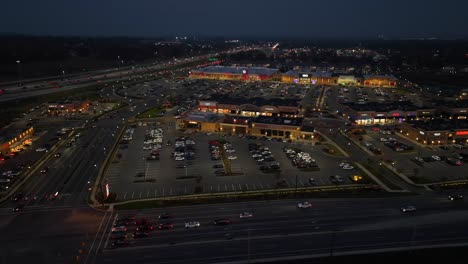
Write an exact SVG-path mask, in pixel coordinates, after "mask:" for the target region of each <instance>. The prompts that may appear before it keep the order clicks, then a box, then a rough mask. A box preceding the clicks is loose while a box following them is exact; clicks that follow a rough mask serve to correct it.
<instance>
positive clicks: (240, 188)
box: [239, 183, 242, 191]
mask: <svg viewBox="0 0 468 264" xmlns="http://www.w3.org/2000/svg"><path fill="white" fill-rule="evenodd" d="M239 191H242V186H241V185H240V183H239Z"/></svg>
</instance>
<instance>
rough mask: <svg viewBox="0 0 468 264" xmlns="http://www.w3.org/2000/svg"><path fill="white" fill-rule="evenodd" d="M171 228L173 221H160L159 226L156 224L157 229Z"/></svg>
mask: <svg viewBox="0 0 468 264" xmlns="http://www.w3.org/2000/svg"><path fill="white" fill-rule="evenodd" d="M173 228H174V224H173V223H162V224H159V226H158V229H160V230H164V229H173Z"/></svg>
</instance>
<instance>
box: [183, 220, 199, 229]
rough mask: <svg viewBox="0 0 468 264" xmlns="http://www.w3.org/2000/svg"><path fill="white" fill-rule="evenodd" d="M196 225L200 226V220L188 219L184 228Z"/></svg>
mask: <svg viewBox="0 0 468 264" xmlns="http://www.w3.org/2000/svg"><path fill="white" fill-rule="evenodd" d="M196 227H200V222H198V221H190V222H187V223H185V228H196Z"/></svg>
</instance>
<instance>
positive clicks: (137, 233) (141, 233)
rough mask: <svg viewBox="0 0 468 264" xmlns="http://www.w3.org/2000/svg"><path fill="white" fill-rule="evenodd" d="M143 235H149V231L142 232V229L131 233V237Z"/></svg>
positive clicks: (141, 236)
mask: <svg viewBox="0 0 468 264" xmlns="http://www.w3.org/2000/svg"><path fill="white" fill-rule="evenodd" d="M143 237H149V233H148V232H144V231H138V230H137V231H135V233H133V238H143Z"/></svg>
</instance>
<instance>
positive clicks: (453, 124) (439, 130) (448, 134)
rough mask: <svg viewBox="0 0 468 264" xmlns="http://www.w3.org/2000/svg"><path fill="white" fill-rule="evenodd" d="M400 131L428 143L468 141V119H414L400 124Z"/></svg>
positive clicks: (420, 141) (422, 142) (413, 138)
mask: <svg viewBox="0 0 468 264" xmlns="http://www.w3.org/2000/svg"><path fill="white" fill-rule="evenodd" d="M398 127H399V130H400V133H401V134H403V135H404V136H407V137H408V138H410V139H412V140H415V141H418V142H419V143H421V144H426V145H443V144H453V143H460V144H461V143H468V120H466V119H461V120H459V119H442V118H436V119H431V120H412V121H406V122H403V123H401V124H399V125H398Z"/></svg>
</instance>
